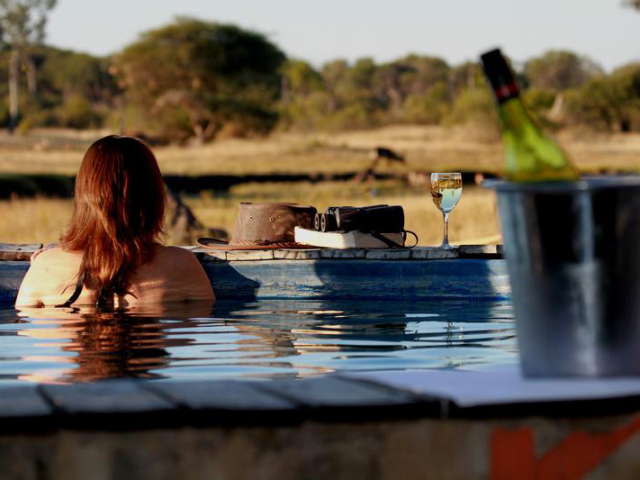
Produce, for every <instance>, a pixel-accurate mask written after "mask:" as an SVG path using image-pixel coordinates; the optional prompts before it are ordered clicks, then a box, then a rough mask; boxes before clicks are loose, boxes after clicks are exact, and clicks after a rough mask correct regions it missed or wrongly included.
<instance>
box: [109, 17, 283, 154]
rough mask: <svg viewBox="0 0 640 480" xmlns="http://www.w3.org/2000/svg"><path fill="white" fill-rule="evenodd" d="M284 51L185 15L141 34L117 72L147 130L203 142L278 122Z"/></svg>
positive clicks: (118, 62)
mask: <svg viewBox="0 0 640 480" xmlns="http://www.w3.org/2000/svg"><path fill="white" fill-rule="evenodd" d="M284 61H285V55H284V53H282V51H281V50H280V49H279V48H278V47H277V46H275V45H274V44H272V43H271V42H269V41H268V40H267V39H266V38H265V37H264V36H263V35H262V34H259V33H256V32H252V31H248V30H243V29H241V28H239V27H236V26H234V25H226V24H220V23H215V22H205V21H201V20H197V19H194V18H185V17H179V18H177V19H176V20H175V21H174V22H173V23H171V24H169V25H167V26H165V27H162V28H159V29H155V30H150V31H148V32H146V33H143V34H142V35H141V37H140V40H138V41H137V42H135V43H133V44H132V45H129V46H128V47H126V48H125V49H124V51H123V52H122V53H120V54H119V55H117V56H116V57H115V58H114V64H113V69H112V71H113V72H114V73H115V74H116V76H117V78H118V80H119V84H120V85H121V87H123V88H124V89H125V90H126V96H127V99H128V102H129V104H130V105H131V106H133V107H137V109H138V112H140V115H141V117H142V119H143V121H144V122H145V129H146V130H149V129H151V130H153V129H154V128H155V129H156V130H158V131H159V133H160V134H161V135H163V136H166V137H169V138H170V139H173V140H185V139H187V138H193V139H195V140H197V141H198V142H205V141H208V140H210V139H212V138H214V137H215V135H216V134H217V133H218V132H219V131H220V130H221V129H222V127H223V126H225V125H234V126H236V127H238V128H239V129H240V130H241V132H240V133H251V132H264V131H268V130H269V129H270V128H272V127H273V126H274V124H275V122H276V120H277V114H276V112H275V110H274V109H273V107H274V105H275V101H276V100H277V98H278V95H279V92H280V87H281V77H280V67H281V66H282V64H283V62H284Z"/></svg>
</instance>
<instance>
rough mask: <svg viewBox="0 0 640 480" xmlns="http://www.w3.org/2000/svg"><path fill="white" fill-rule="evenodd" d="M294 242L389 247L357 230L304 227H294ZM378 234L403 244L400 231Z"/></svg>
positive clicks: (323, 245) (329, 245)
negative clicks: (326, 229) (337, 230)
mask: <svg viewBox="0 0 640 480" xmlns="http://www.w3.org/2000/svg"><path fill="white" fill-rule="evenodd" d="M294 233H295V239H296V242H298V243H302V244H305V245H312V246H314V247H326V248H337V249H345V248H390V247H389V245H387V244H386V243H384V242H383V241H382V240H379V239H377V238H376V237H374V236H373V235H371V234H369V233H364V232H359V231H357V230H354V231H351V232H346V233H341V232H318V231H316V230H309V229H306V228H301V227H296V228H295V231H294ZM380 235H382V236H384V237H386V238H388V239H389V240H391V241H392V242H395V243H397V244H398V245H402V246H404V238H403V235H402V233H381V234H380Z"/></svg>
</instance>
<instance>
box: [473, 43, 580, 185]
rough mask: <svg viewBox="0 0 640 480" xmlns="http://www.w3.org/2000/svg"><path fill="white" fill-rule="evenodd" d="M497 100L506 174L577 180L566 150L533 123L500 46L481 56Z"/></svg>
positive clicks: (523, 178) (521, 179) (540, 179)
mask: <svg viewBox="0 0 640 480" xmlns="http://www.w3.org/2000/svg"><path fill="white" fill-rule="evenodd" d="M480 58H481V59H482V65H483V67H484V73H485V75H486V77H487V79H488V80H489V84H490V85H491V88H492V90H493V94H494V97H495V99H496V102H497V104H498V113H499V115H500V121H501V123H502V140H503V144H504V155H505V175H506V177H507V178H508V179H509V180H511V181H514V182H547V181H568V182H572V181H576V180H578V179H579V175H578V171H577V170H576V168H575V167H574V166H573V165H572V164H571V161H570V160H569V157H568V156H567V154H566V153H565V152H564V151H563V150H562V149H561V148H560V147H559V146H558V145H557V144H556V143H555V142H554V141H553V140H552V139H551V138H549V137H548V136H546V135H545V134H544V133H543V132H542V130H541V129H540V128H539V127H538V125H536V123H535V122H534V121H533V119H532V118H531V116H530V115H529V113H528V112H527V111H526V109H525V108H524V106H523V105H522V101H521V100H520V88H519V87H518V84H517V83H516V81H515V78H514V76H513V72H512V71H511V68H509V65H507V62H506V60H505V59H504V57H503V56H502V53H501V52H500V50H498V49H496V50H492V51H490V52H487V53H485V54H483V55H481V57H480Z"/></svg>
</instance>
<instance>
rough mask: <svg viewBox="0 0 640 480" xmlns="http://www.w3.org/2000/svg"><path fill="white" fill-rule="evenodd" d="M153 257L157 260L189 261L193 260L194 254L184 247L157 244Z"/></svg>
mask: <svg viewBox="0 0 640 480" xmlns="http://www.w3.org/2000/svg"><path fill="white" fill-rule="evenodd" d="M155 259H157V260H159V261H169V262H174V261H180V260H183V261H189V260H192V259H193V260H195V259H196V257H195V255H194V254H193V253H192V252H190V251H189V250H188V249H186V248H182V247H173V246H166V245H159V246H158V247H157V249H156V257H155Z"/></svg>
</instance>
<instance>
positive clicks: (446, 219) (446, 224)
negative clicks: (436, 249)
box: [442, 212, 449, 247]
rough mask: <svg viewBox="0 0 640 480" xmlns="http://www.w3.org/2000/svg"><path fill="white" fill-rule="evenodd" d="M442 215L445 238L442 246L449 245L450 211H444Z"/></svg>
mask: <svg viewBox="0 0 640 480" xmlns="http://www.w3.org/2000/svg"><path fill="white" fill-rule="evenodd" d="M442 216H443V217H444V238H443V239H442V246H443V247H444V246H448V245H449V213H448V212H442Z"/></svg>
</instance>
